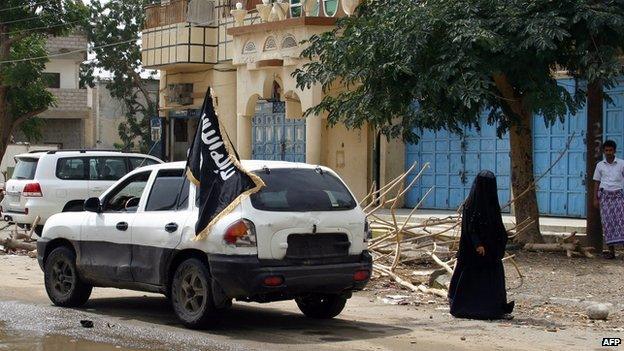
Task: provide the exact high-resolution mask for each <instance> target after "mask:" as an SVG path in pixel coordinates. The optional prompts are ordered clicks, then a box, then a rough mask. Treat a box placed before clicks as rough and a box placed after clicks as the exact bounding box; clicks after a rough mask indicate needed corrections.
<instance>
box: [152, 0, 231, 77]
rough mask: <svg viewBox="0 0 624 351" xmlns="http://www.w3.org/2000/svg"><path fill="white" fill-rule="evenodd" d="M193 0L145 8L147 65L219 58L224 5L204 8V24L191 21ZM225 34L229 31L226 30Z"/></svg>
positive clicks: (207, 62) (212, 61)
mask: <svg viewBox="0 0 624 351" xmlns="http://www.w3.org/2000/svg"><path fill="white" fill-rule="evenodd" d="M190 2H191V1H189V0H171V1H169V2H167V3H165V2H163V3H162V4H153V5H149V6H147V7H146V8H145V11H146V18H145V24H144V28H143V35H142V50H141V53H142V61H143V65H144V66H145V67H147V68H153V69H162V68H166V67H167V66H169V65H174V64H175V65H181V64H182V65H189V66H196V65H211V64H216V63H218V61H219V59H220V58H219V44H220V42H223V41H225V39H224V38H221V39H220V36H219V34H220V33H219V32H220V31H219V21H218V20H217V19H218V18H219V14H220V12H221V11H222V10H223V8H224V6H214V7H210V8H203V9H202V13H201V14H200V15H201V18H206V23H205V24H204V25H195V24H192V23H191V22H189V3H190ZM223 37H225V32H223Z"/></svg>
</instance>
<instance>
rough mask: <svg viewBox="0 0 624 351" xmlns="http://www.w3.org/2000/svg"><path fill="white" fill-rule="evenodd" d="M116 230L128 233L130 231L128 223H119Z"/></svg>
mask: <svg viewBox="0 0 624 351" xmlns="http://www.w3.org/2000/svg"><path fill="white" fill-rule="evenodd" d="M115 228H117V230H121V231H126V230H127V229H128V223H126V222H119V223H117V225H116V226H115Z"/></svg>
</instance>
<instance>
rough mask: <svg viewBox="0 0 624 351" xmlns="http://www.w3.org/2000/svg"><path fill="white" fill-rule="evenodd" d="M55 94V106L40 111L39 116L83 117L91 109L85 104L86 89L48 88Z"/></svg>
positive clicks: (86, 115) (87, 115)
mask: <svg viewBox="0 0 624 351" xmlns="http://www.w3.org/2000/svg"><path fill="white" fill-rule="evenodd" d="M48 91H50V92H51V93H52V94H54V96H56V106H55V107H50V108H49V109H48V110H47V111H45V112H43V113H41V114H40V115H39V116H38V117H41V118H71V119H84V118H88V117H89V113H90V112H91V109H90V108H89V107H88V106H87V89H57V88H48Z"/></svg>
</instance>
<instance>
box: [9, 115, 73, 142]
mask: <svg viewBox="0 0 624 351" xmlns="http://www.w3.org/2000/svg"><path fill="white" fill-rule="evenodd" d="M41 134H42V137H41V140H37V141H33V142H36V143H38V144H56V145H58V147H59V148H62V149H81V148H84V142H85V130H84V121H83V120H81V119H64V118H63V119H61V118H59V119H44V120H43V126H42V128H41ZM14 139H15V141H16V142H26V141H28V140H26V138H25V137H24V134H23V133H22V132H21V131H20V132H18V133H16V135H15V138H14Z"/></svg>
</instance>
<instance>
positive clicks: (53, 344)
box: [0, 322, 139, 351]
mask: <svg viewBox="0 0 624 351" xmlns="http://www.w3.org/2000/svg"><path fill="white" fill-rule="evenodd" d="M4 350H11V351H31V350H37V351H79V350H80V351H81V350H89V351H109V350H115V351H120V350H121V351H130V350H133V351H134V350H139V349H129V348H125V347H121V346H116V345H113V344H106V343H98V342H93V341H88V340H81V339H76V338H71V337H68V336H62V335H37V334H34V333H33V334H27V333H21V332H18V331H13V330H6V329H4V328H3V325H2V322H0V351H4Z"/></svg>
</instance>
